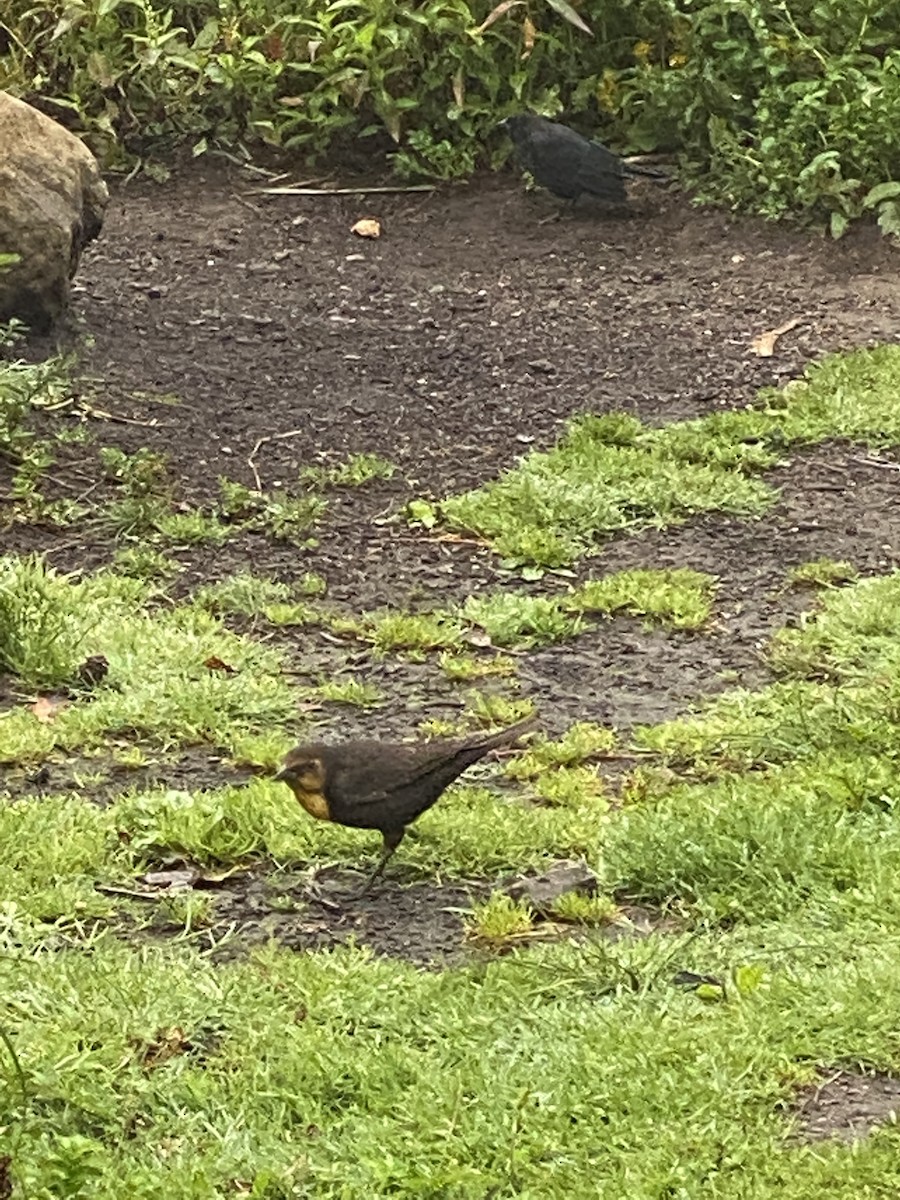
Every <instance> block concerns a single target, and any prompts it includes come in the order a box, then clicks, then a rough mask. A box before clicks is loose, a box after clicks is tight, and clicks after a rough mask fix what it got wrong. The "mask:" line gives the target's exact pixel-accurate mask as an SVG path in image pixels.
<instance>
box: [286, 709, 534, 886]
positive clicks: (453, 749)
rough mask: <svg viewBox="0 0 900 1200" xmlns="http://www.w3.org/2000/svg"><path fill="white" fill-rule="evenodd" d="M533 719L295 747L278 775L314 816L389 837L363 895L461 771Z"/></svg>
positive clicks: (506, 742)
mask: <svg viewBox="0 0 900 1200" xmlns="http://www.w3.org/2000/svg"><path fill="white" fill-rule="evenodd" d="M534 725H535V718H534V717H528V718H527V719H526V720H524V721H519V722H518V723H517V724H515V725H512V726H510V727H509V728H508V729H501V730H499V732H497V733H484V734H478V735H475V736H473V737H467V738H436V739H435V740H433V741H431V742H424V743H421V742H420V743H419V744H418V745H415V744H413V745H410V744H409V743H406V742H376V741H358V742H344V743H343V744H342V745H337V746H329V745H326V744H325V743H324V742H310V743H309V744H307V745H302V746H296V747H295V748H294V749H293V750H291V751H290V753H289V754H288V755H287V756H286V757H285V760H284V766H283V767H282V768H281V770H280V771H279V772H278V774H277V775H276V776H275V778H276V779H280V780H282V781H283V782H284V783H286V784H287V785H288V787H289V788H290V789H291V791H292V792H293V793H294V795H295V796H296V797H297V799H298V800H299V802H300V804H301V806H302V807H303V808H305V809H306V811H307V812H308V813H309V815H310V816H311V817H316V818H317V819H318V820H320V821H335V822H337V824H338V825H349V826H351V827H352V828H354V829H377V830H378V831H379V832H380V833H381V836H382V838H383V839H384V850H383V852H382V855H381V858H380V859H379V862H378V865H377V867H376V868H375V870H374V871H373V872H372V874H371V875H370V876H369V878H368V880H367V881H366V883H365V885H364V886H363V887H362V889H361V890H360V892H359V893H358V894H359V895H360V896H361V895H364V894H365V893H366V892H367V891H368V890H369V888H370V887H371V886H372V884H373V883H374V882H375V880H376V879H378V877H379V876H380V875H381V873H382V871H383V870H384V868H385V867H386V866H387V864H388V860H389V859H390V858H391V855H392V854H393V853H394V851H395V850H396V849H397V847H398V846H399V845H400V843H401V842H402V841H403V835H404V834H405V833H406V827H407V825H411V824H412V822H413V821H415V820H416V818H417V817H420V816H421V815H422V813H423V812H425V811H426V810H427V809H429V808H431V806H432V805H433V804H434V803H435V801H436V800H437V799H438V797H439V796H440V795H441V793H442V792H443V791H444V790H445V788H448V787H449V786H450V784H451V783H452V782H453V781H454V779H456V778H457V777H458V776H459V775H461V774H462V773H463V771H465V770H466V768H467V767H471V766H472V764H473V763H476V762H478V760H479V759H481V758H483V757H484V756H485V755H486V754H487V753H488V752H489V751H490V750H494V749H496V748H497V747H498V746H505V745H509V744H511V743H512V742H515V741H516V740H517V739H518V738H519V737H520V736H521V735H522V734H523V733H525V732H526V731H527V730H529V729H531V728H533V726H534Z"/></svg>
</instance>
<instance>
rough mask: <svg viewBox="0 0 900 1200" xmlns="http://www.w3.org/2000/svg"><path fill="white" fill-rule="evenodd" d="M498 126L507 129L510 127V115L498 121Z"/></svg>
mask: <svg viewBox="0 0 900 1200" xmlns="http://www.w3.org/2000/svg"><path fill="white" fill-rule="evenodd" d="M497 128H498V129H503V130H506V129H508V128H509V117H504V118H503V120H502V121H498V122H497Z"/></svg>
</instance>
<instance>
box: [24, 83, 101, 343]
mask: <svg viewBox="0 0 900 1200" xmlns="http://www.w3.org/2000/svg"><path fill="white" fill-rule="evenodd" d="M108 199H109V193H108V191H107V188H106V184H105V183H104V182H103V179H102V176H101V174H100V167H99V165H98V163H97V160H96V159H95V158H94V156H93V154H91V152H90V150H88V148H87V146H85V144H84V143H83V142H82V141H80V140H79V139H78V138H77V137H75V135H74V134H72V133H69V131H68V130H67V129H64V128H63V127H62V125H59V124H57V122H56V121H53V120H51V119H50V117H46V116H44V114H43V113H40V112H38V111H37V109H35V108H32V107H31V106H30V105H29V104H25V103H23V102H22V101H21V100H16V99H15V98H14V97H13V96H10V95H9V94H8V93H7V92H0V255H17V256H18V260H17V261H15V262H14V263H12V265H6V266H2V265H0V320H4V321H5V320H8V319H9V318H10V317H19V318H20V319H21V320H23V321H25V322H27V324H28V325H29V326H30V327H31V328H32V329H34V330H35V331H37V332H46V331H47V330H48V329H49V328H50V327H51V326H52V325H53V324H54V323H55V322H56V321H57V320H58V319H59V317H60V316H61V315H62V313H63V311H64V310H65V308H66V305H67V304H68V300H69V284H70V281H71V279H72V278H73V277H74V275H75V271H76V270H77V267H78V262H79V259H80V257H81V252H82V250H83V249H84V247H85V246H86V245H87V244H88V242H91V241H93V239H94V238H95V237H97V235H98V234H99V233H100V229H101V227H102V225H103V214H104V211H105V209H106V204H107V201H108Z"/></svg>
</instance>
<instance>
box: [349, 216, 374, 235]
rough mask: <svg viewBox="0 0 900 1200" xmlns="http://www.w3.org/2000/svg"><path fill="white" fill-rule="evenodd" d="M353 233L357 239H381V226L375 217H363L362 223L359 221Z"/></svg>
mask: <svg viewBox="0 0 900 1200" xmlns="http://www.w3.org/2000/svg"><path fill="white" fill-rule="evenodd" d="M350 232H351V233H355V234H356V236H357V237H364V238H377V237H381V225H380V224H379V222H378V221H376V220H375V218H374V217H363V218H362V220H361V221H357V222H356V224H355V225H354V226H353V228H352V229H351V230H350Z"/></svg>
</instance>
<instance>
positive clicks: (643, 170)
mask: <svg viewBox="0 0 900 1200" xmlns="http://www.w3.org/2000/svg"><path fill="white" fill-rule="evenodd" d="M622 170H623V171H624V172H625V174H626V175H637V176H640V177H641V178H642V179H655V180H657V181H658V182H659V183H668V182H669V181H670V180H671V178H672V176H671V175H670V174H669V172H668V171H660V170H659V168H658V167H639V166H637V165H635V166H632V165H631V164H630V163H622Z"/></svg>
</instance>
